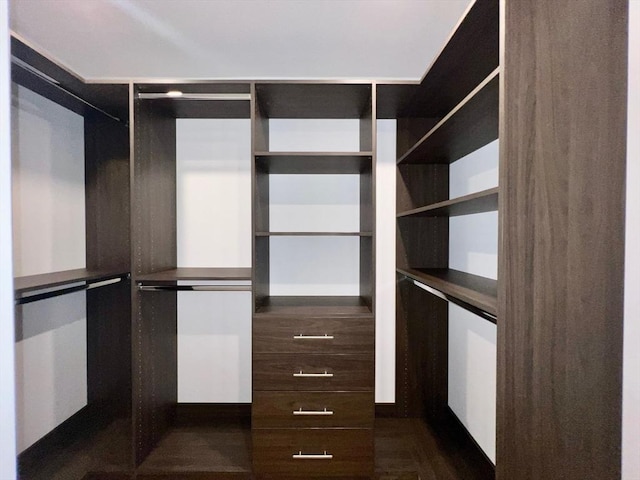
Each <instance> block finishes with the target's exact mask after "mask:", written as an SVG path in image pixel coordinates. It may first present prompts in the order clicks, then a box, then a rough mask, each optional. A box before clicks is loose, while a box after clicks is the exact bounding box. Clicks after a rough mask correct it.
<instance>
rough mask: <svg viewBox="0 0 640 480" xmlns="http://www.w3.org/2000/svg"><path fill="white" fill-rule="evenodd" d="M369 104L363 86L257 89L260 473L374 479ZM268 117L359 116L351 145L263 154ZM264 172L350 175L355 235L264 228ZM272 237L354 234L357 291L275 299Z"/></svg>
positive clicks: (256, 460)
mask: <svg viewBox="0 0 640 480" xmlns="http://www.w3.org/2000/svg"><path fill="white" fill-rule="evenodd" d="M374 99H375V92H374V90H373V88H372V86H371V85H339V84H330V83H328V84H322V85H319V84H290V85H287V84H260V85H257V86H256V97H255V99H254V101H255V107H254V108H255V110H254V114H255V119H254V122H255V123H254V155H255V156H254V160H255V163H254V174H255V177H254V178H255V180H254V235H255V237H254V300H255V309H254V315H253V395H254V398H253V406H252V430H253V435H252V437H253V467H254V473H256V474H257V475H258V476H259V477H264V478H282V476H291V477H299V478H309V477H310V476H313V477H324V476H343V477H344V476H363V477H367V476H371V475H372V474H373V429H372V428H373V413H374V408H373V406H374V399H373V390H374V344H375V338H374V332H375V330H374V325H375V323H374V316H373V302H374V289H375V287H374V272H373V265H374V259H373V242H374V235H373V227H374V219H373V206H374V198H373V197H374V195H373V189H374V183H373V177H374V171H375V164H374V161H375V141H374V140H373V139H374V138H375V109H374V107H373V105H374ZM270 118H298V119H300V118H312V119H313V118H354V119H359V122H360V151H359V152H319V153H318V152H313V153H305V152H288V153H282V152H270V151H269V119H270ZM271 174H282V175H303V174H306V175H323V174H334V175H335V174H337V175H340V174H350V175H354V174H356V175H358V176H359V179H360V180H359V185H360V208H359V210H360V212H359V224H360V228H359V231H355V232H353V231H352V232H341V231H339V230H338V229H331V231H324V232H323V231H321V232H313V233H309V232H304V231H288V232H272V231H271V228H270V222H269V207H270V204H269V197H270V195H269V194H270V192H269V184H270V182H269V175H271ZM336 230H338V231H336ZM275 236H297V237H305V236H312V237H313V236H315V237H333V236H351V237H355V238H356V239H358V240H357V241H358V242H359V262H360V264H359V265H360V267H359V268H360V273H359V278H360V286H359V290H360V295H359V296H336V297H326V296H317V295H313V294H311V295H308V296H272V295H271V294H270V287H271V285H270V271H271V268H272V265H271V264H270V262H271V259H270V256H269V252H270V245H271V239H272V238H273V237H275ZM306 254H307V255H308V256H313V255H314V254H315V253H314V251H313V250H309V251H308V252H307V253H306ZM327 261H329V262H331V261H332V259H328V260H327Z"/></svg>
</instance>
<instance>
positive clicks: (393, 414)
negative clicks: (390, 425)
mask: <svg viewBox="0 0 640 480" xmlns="http://www.w3.org/2000/svg"><path fill="white" fill-rule="evenodd" d="M375 414H376V418H397V417H399V415H398V407H397V405H396V404H395V403H376V409H375Z"/></svg>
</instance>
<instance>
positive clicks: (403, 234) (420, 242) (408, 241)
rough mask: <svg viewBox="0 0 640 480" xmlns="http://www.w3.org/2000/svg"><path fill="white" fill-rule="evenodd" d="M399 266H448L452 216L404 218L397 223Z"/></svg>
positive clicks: (397, 263) (397, 259)
mask: <svg viewBox="0 0 640 480" xmlns="http://www.w3.org/2000/svg"><path fill="white" fill-rule="evenodd" d="M396 265H397V266H398V268H403V269H407V268H447V266H448V265H449V219H448V218H446V217H430V218H421V217H400V218H398V220H397V223H396Z"/></svg>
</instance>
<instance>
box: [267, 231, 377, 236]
mask: <svg viewBox="0 0 640 480" xmlns="http://www.w3.org/2000/svg"><path fill="white" fill-rule="evenodd" d="M372 235H373V233H371V232H256V237H371V236H372Z"/></svg>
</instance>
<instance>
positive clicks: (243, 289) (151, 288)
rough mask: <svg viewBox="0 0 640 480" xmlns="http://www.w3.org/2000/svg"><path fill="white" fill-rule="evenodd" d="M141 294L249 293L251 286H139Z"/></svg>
mask: <svg viewBox="0 0 640 480" xmlns="http://www.w3.org/2000/svg"><path fill="white" fill-rule="evenodd" d="M138 290H141V291H143V292H162V291H165V292H250V291H251V285H141V284H138Z"/></svg>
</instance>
